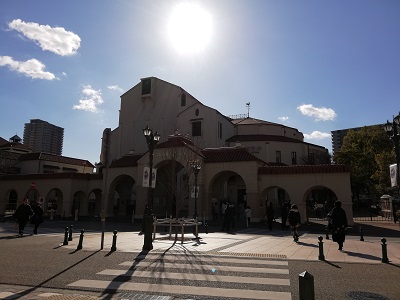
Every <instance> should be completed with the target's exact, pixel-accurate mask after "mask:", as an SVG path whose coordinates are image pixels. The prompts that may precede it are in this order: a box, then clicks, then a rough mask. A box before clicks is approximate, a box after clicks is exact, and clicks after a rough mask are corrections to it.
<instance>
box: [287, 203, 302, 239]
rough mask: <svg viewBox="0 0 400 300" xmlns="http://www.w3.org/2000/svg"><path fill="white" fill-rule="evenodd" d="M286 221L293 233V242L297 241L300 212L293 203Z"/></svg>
mask: <svg viewBox="0 0 400 300" xmlns="http://www.w3.org/2000/svg"><path fill="white" fill-rule="evenodd" d="M288 221H289V225H290V229H291V230H292V233H293V240H294V241H295V242H298V241H299V233H298V232H297V229H298V227H299V226H300V224H301V218H300V213H299V210H298V208H297V205H296V204H293V205H292V207H291V208H290V210H289V213H288Z"/></svg>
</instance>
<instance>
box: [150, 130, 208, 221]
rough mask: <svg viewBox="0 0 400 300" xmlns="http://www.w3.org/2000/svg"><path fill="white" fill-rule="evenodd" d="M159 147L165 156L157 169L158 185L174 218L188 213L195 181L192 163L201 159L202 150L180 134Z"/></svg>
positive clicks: (160, 153)
mask: <svg viewBox="0 0 400 300" xmlns="http://www.w3.org/2000/svg"><path fill="white" fill-rule="evenodd" d="M157 149H158V151H159V153H158V155H159V156H161V157H163V164H162V165H159V166H158V169H157V185H158V186H159V187H160V192H161V194H163V195H166V196H167V198H166V200H167V201H166V202H167V203H166V205H167V207H166V208H165V209H166V211H167V213H168V214H171V215H172V217H173V218H176V217H181V216H183V215H182V214H186V213H187V209H188V205H189V199H190V186H193V181H194V175H193V169H192V163H193V162H194V161H201V157H200V155H201V154H200V150H199V148H198V147H197V146H195V145H194V143H193V142H192V141H191V140H189V139H187V138H185V137H183V136H180V135H175V136H174V137H171V138H170V139H169V141H168V142H167V143H164V144H161V145H160V146H159V147H157ZM185 216H187V215H185ZM167 217H169V215H168V216H167Z"/></svg>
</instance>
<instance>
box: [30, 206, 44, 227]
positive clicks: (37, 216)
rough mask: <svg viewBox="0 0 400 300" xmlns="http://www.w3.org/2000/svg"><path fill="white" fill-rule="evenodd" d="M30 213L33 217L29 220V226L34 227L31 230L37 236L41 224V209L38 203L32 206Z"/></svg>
mask: <svg viewBox="0 0 400 300" xmlns="http://www.w3.org/2000/svg"><path fill="white" fill-rule="evenodd" d="M32 211H33V216H32V218H31V224H33V225H34V226H35V228H34V229H33V233H34V234H37V230H38V228H39V225H40V224H42V223H43V209H42V207H41V206H40V203H39V202H37V203H36V204H35V205H34V206H33V208H32Z"/></svg>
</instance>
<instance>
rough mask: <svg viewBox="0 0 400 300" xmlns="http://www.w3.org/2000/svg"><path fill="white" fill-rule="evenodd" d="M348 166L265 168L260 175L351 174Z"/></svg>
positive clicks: (262, 168) (260, 171) (261, 169)
mask: <svg viewBox="0 0 400 300" xmlns="http://www.w3.org/2000/svg"><path fill="white" fill-rule="evenodd" d="M349 172H350V167H349V166H346V165H298V166H279V167H277V166H263V167H260V168H259V169H258V174H259V175H287V174H311V173H314V174H315V173H349Z"/></svg>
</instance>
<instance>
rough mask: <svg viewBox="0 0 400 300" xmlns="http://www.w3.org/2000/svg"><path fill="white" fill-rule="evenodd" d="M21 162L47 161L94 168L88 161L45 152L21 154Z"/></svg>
mask: <svg viewBox="0 0 400 300" xmlns="http://www.w3.org/2000/svg"><path fill="white" fill-rule="evenodd" d="M19 160H21V161H25V160H45V161H52V162H56V163H63V164H69V165H75V166H85V167H91V168H94V165H93V164H92V163H90V162H89V161H88V160H83V159H79V158H72V157H66V156H61V155H55V154H49V153H44V152H33V153H26V154H21V156H20V158H19Z"/></svg>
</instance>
